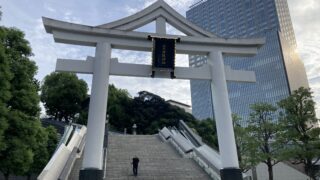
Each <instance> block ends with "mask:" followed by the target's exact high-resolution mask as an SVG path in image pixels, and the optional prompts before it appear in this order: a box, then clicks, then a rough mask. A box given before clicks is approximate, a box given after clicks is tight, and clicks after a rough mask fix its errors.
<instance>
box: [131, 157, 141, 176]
mask: <svg viewBox="0 0 320 180" xmlns="http://www.w3.org/2000/svg"><path fill="white" fill-rule="evenodd" d="M131 164H132V170H133V175H135V176H137V175H138V165H139V158H138V157H137V156H135V157H134V158H132V163H131Z"/></svg>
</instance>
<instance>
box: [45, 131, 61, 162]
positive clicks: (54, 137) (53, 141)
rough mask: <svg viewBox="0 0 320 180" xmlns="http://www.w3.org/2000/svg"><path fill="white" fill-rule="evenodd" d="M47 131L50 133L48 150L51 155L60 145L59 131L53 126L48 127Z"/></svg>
mask: <svg viewBox="0 0 320 180" xmlns="http://www.w3.org/2000/svg"><path fill="white" fill-rule="evenodd" d="M46 132H47V134H48V142H47V148H46V149H47V151H48V155H49V157H51V156H52V155H53V153H54V152H55V150H56V148H57V145H58V142H59V141H58V132H57V130H56V129H55V128H54V127H53V126H49V127H47V128H46Z"/></svg>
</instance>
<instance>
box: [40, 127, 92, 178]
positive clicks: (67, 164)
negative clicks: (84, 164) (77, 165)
mask: <svg viewBox="0 0 320 180" xmlns="http://www.w3.org/2000/svg"><path fill="white" fill-rule="evenodd" d="M77 127H79V128H80V126H77ZM70 129H73V128H70ZM70 129H69V130H66V131H65V133H66V134H69V132H70ZM85 134H86V127H85V126H82V127H81V129H80V130H79V129H77V130H75V131H73V134H72V137H71V139H70V142H69V143H68V145H66V144H65V143H62V144H60V146H59V147H58V148H57V151H56V152H55V153H54V154H53V156H52V157H51V159H50V161H49V162H48V164H47V165H46V167H45V168H44V169H43V170H42V172H41V173H40V175H39V176H38V177H37V179H38V180H57V179H61V180H62V179H63V180H64V179H67V178H68V176H69V174H70V171H71V168H72V166H73V164H74V161H75V159H76V157H77V152H78V151H79V150H80V152H81V151H82V149H79V148H83V143H82V141H84V136H85ZM69 136H70V135H69ZM65 137H68V136H67V135H65ZM62 142H65V141H62Z"/></svg>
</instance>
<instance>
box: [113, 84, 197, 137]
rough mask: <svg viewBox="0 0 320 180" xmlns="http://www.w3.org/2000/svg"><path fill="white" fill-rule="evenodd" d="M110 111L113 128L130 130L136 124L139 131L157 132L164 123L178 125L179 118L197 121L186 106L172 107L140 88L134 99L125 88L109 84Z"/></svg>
mask: <svg viewBox="0 0 320 180" xmlns="http://www.w3.org/2000/svg"><path fill="white" fill-rule="evenodd" d="M108 114H109V122H110V126H111V129H113V130H117V131H121V132H122V131H123V130H124V128H127V129H128V133H130V132H131V127H132V125H133V124H134V123H135V124H137V126H138V128H137V131H138V133H140V134H154V133H157V132H158V129H161V128H162V127H164V126H167V127H169V126H176V127H178V124H179V120H181V119H182V120H184V121H185V122H190V121H195V118H194V117H193V116H192V115H191V114H189V113H186V112H185V111H184V110H183V109H181V108H179V107H177V106H173V105H171V104H169V103H168V102H166V101H165V100H164V99H163V98H161V97H160V96H158V95H155V94H153V93H150V92H147V91H141V92H139V93H138V96H137V97H134V98H133V99H132V98H131V97H130V95H129V93H128V92H127V91H126V90H123V89H118V88H116V87H115V86H114V85H110V86H109V98H108Z"/></svg>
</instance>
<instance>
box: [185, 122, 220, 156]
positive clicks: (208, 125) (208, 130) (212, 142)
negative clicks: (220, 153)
mask: <svg viewBox="0 0 320 180" xmlns="http://www.w3.org/2000/svg"><path fill="white" fill-rule="evenodd" d="M188 125H189V126H190V127H191V128H193V130H194V131H196V133H197V134H198V135H199V136H200V137H201V138H202V140H203V142H204V143H206V144H207V145H209V146H210V147H212V148H213V149H216V150H219V144H218V135H217V128H216V121H215V120H213V119H210V118H207V119H204V120H201V121H198V120H196V121H190V122H189V123H188Z"/></svg>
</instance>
